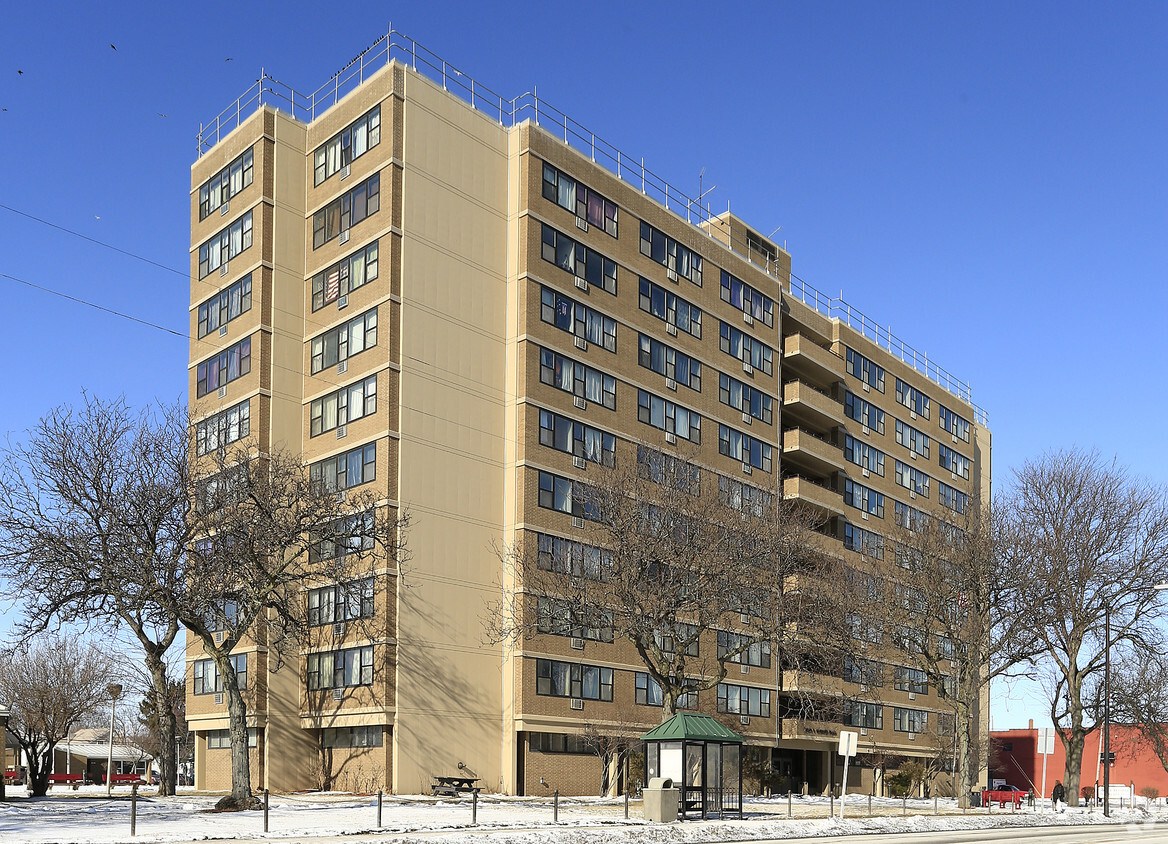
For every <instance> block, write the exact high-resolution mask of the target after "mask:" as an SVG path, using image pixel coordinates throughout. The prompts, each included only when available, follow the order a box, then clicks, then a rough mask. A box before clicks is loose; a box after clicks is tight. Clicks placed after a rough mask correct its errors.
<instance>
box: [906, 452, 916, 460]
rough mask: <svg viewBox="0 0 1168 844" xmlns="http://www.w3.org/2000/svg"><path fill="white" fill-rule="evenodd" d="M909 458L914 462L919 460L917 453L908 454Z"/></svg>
mask: <svg viewBox="0 0 1168 844" xmlns="http://www.w3.org/2000/svg"><path fill="white" fill-rule="evenodd" d="M908 456H909V457H911V458H912V459H913V460H916V459H917V453H916V452H915V451H910V452H909V453H908Z"/></svg>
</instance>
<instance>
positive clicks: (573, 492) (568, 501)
mask: <svg viewBox="0 0 1168 844" xmlns="http://www.w3.org/2000/svg"><path fill="white" fill-rule="evenodd" d="M587 489H588V488H587V485H586V484H584V483H582V482H580V481H573V480H572V479H571V478H563V477H560V476H559V475H553V474H552V473H551V472H540V473H539V506H540V507H544V508H546V509H548V510H557V511H559V512H561V513H568V514H570V515H572V516H578V517H582V518H585V519H591V518H593V516H594V515H595V513H594V512H593V510H592V508H591V507H590V506H588V505H587V502H586V501H585V498H586V493H587Z"/></svg>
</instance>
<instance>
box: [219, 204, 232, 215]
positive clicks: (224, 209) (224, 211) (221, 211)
mask: <svg viewBox="0 0 1168 844" xmlns="http://www.w3.org/2000/svg"><path fill="white" fill-rule="evenodd" d="M230 207H231V203H230V202H224V203H223V204H222V205H220V206H219V216H220V217H224V216H226V215H227V209H228V208H230Z"/></svg>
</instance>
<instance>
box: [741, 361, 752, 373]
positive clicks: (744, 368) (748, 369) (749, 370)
mask: <svg viewBox="0 0 1168 844" xmlns="http://www.w3.org/2000/svg"><path fill="white" fill-rule="evenodd" d="M742 371H743V372H745V373H746V374H747V375H753V374H754V367H753V366H751V365H750V364H749V363H744V364H742Z"/></svg>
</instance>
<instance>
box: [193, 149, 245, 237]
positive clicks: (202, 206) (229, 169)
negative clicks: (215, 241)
mask: <svg viewBox="0 0 1168 844" xmlns="http://www.w3.org/2000/svg"><path fill="white" fill-rule="evenodd" d="M254 173H255V167H254V161H253V152H252V150H251V149H250V148H249V149H248V150H247V151H246V152H244V154H243V155H241V156H239V158H237V159H235V160H234V161H232V162H231V163H230V164H228V165H227V166H226V167H224V168H223V169H222V170H220V171H219V172H218V173H216V174H215V175H214V176H212V177H211V178H210V179H208V180H207V181H206V182H204V183H203V186H202V187H200V188H199V220H200V221H202V220H205V219H207V217H209V216H211V212H213V211H217V210H218V209H219V206H220V205H222V204H223V203H225V202H227V201H228V200H229V199H231V197H233V196H235V195H236V194H237V193H239V192H240V191H242V190H243V189H244V188H246V187H247V186H248V185H250V184H251V182H252V178H253V176H254Z"/></svg>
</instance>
